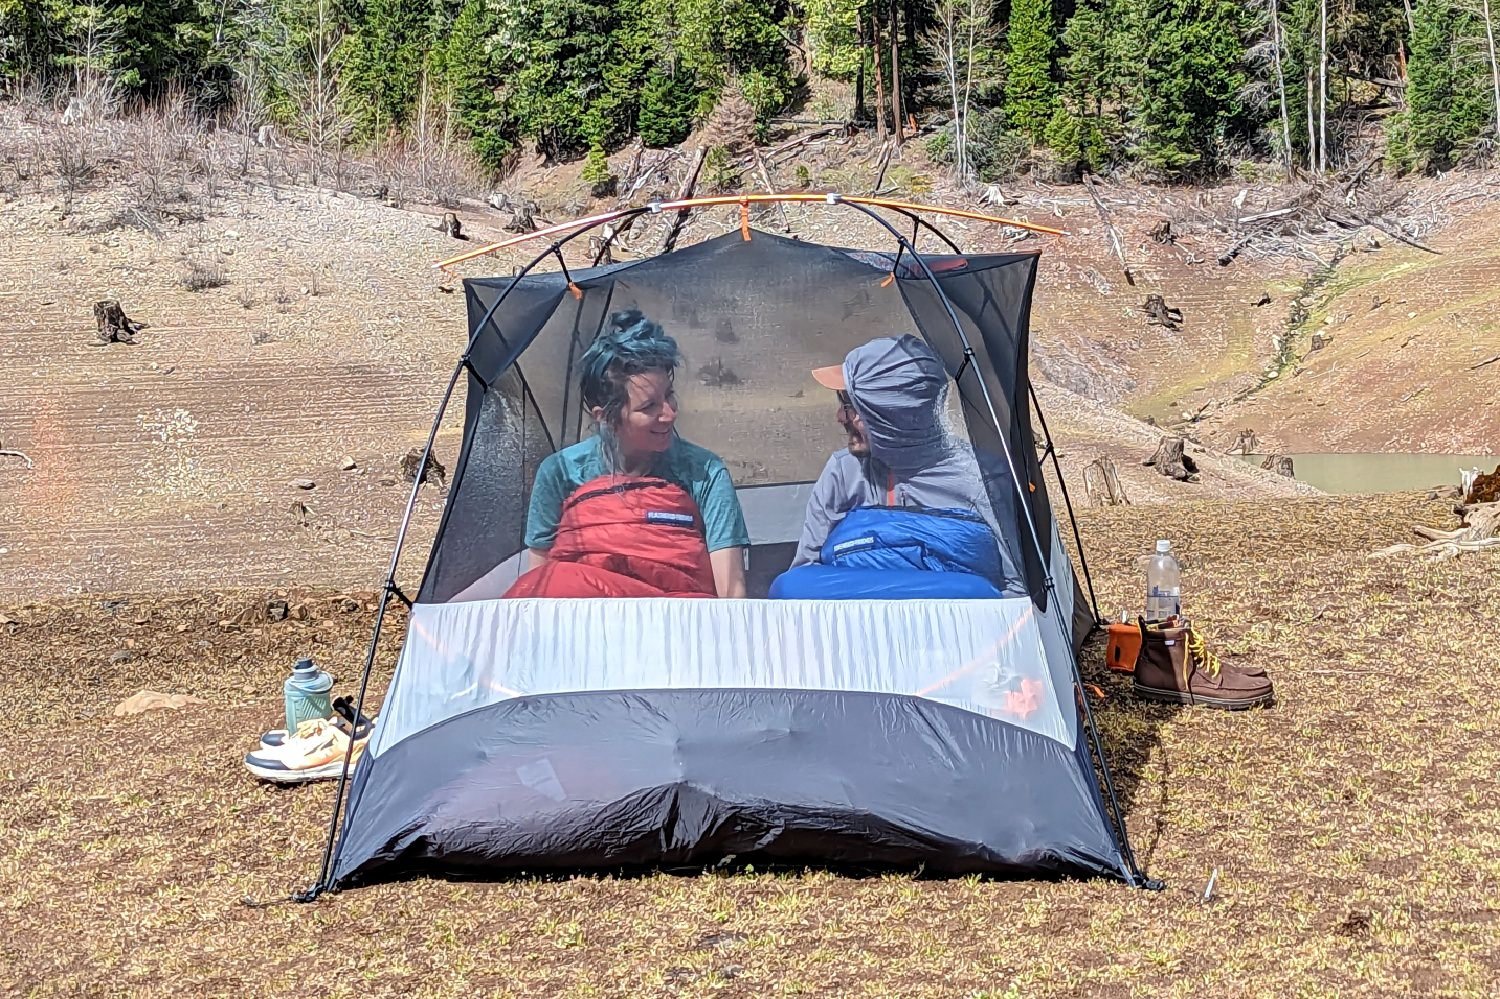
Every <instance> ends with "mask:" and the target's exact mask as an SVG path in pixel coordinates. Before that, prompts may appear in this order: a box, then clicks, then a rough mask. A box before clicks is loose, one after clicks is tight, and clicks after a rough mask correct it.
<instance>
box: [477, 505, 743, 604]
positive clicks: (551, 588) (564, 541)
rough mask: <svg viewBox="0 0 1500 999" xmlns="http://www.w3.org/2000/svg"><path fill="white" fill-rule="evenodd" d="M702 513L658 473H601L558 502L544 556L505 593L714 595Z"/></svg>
mask: <svg viewBox="0 0 1500 999" xmlns="http://www.w3.org/2000/svg"><path fill="white" fill-rule="evenodd" d="M716 595H717V591H716V590H715V588H714V574H713V568H712V566H711V565H710V564H709V561H708V545H707V543H706V542H705V541H704V540H703V518H702V517H701V516H700V515H699V513H698V505H697V504H696V503H694V502H693V498H692V497H691V496H689V495H688V493H687V490H685V489H683V488H682V487H681V486H678V485H675V484H673V483H671V482H668V481H666V480H665V479H658V478H651V477H635V476H624V475H601V476H599V477H598V478H596V479H593V480H591V481H589V482H585V483H584V484H583V485H581V486H579V487H578V488H577V489H575V490H574V491H573V495H571V496H569V497H568V499H567V501H566V502H564V503H563V509H562V517H561V518H560V519H559V521H558V525H557V540H556V541H555V542H553V545H552V550H551V551H549V552H548V553H547V561H546V563H545V564H543V565H540V566H538V567H537V568H535V569H532V570H531V571H530V572H528V573H526V574H525V575H524V576H522V577H521V578H520V579H518V580H516V581H515V583H514V584H513V585H512V586H511V588H510V589H509V590H506V591H505V596H506V597H712V596H716Z"/></svg>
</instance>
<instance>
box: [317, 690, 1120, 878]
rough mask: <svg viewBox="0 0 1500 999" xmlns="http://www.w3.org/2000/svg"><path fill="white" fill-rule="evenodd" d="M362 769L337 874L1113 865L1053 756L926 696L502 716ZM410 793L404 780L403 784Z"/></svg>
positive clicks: (491, 711) (670, 699) (1091, 797)
mask: <svg viewBox="0 0 1500 999" xmlns="http://www.w3.org/2000/svg"><path fill="white" fill-rule="evenodd" d="M380 763H381V765H380V766H379V767H371V768H364V769H362V770H361V772H360V775H359V779H358V780H357V782H356V786H355V788H354V791H353V792H352V801H353V802H354V805H353V808H354V810H355V811H357V812H358V813H359V814H360V816H361V822H360V823H359V824H358V825H356V826H351V831H350V834H349V838H348V839H347V840H346V842H345V843H344V844H343V846H342V848H341V850H340V855H339V862H338V866H337V868H336V870H335V873H336V878H337V881H338V883H340V884H342V885H353V884H357V883H360V882H361V881H364V880H368V879H372V878H376V877H378V876H380V875H381V874H384V873H388V872H389V871H390V870H391V869H392V868H399V869H402V870H406V871H418V872H429V873H444V874H476V873H485V872H517V871H522V870H525V871H555V870H571V869H601V868H628V867H638V866H646V865H688V864H712V863H714V862H716V861H718V860H721V859H723V858H724V857H726V856H734V857H736V858H739V859H743V860H747V861H752V860H760V861H762V862H764V861H782V862H797V861H804V862H805V861H807V860H809V859H814V860H818V861H821V862H824V863H829V864H850V865H863V866H906V867H914V866H917V865H925V866H926V868H927V869H928V870H930V871H932V872H933V873H943V874H968V873H991V874H1013V875H1014V874H1030V875H1036V874H1080V873H1081V874H1100V873H1114V872H1118V871H1119V870H1121V868H1122V866H1123V862H1122V860H1121V858H1120V854H1119V849H1118V847H1117V846H1116V844H1115V842H1114V838H1113V835H1112V833H1111V832H1110V830H1109V828H1108V826H1107V824H1106V823H1105V822H1104V821H1103V818H1102V814H1101V811H1100V809H1099V807H1098V805H1097V798H1096V794H1097V792H1095V791H1094V790H1093V786H1092V773H1091V771H1086V770H1085V769H1084V768H1083V767H1081V766H1080V765H1079V760H1078V758H1077V756H1076V755H1075V753H1074V752H1073V751H1071V750H1069V749H1068V748H1066V747H1064V746H1062V745H1060V744H1058V743H1057V742H1055V741H1053V740H1051V739H1047V738H1044V737H1040V736H1036V735H1033V734H1031V733H1029V732H1026V731H1024V730H1021V729H1016V728H1013V727H1010V726H1004V725H1001V726H995V725H993V724H992V723H990V722H989V720H988V719H986V718H983V717H982V716H980V715H976V714H973V713H971V712H967V711H962V710H959V709H956V708H951V707H948V706H946V705H942V704H938V703H936V702H934V701H929V700H926V699H923V698H916V697H892V696H890V695H877V694H861V693H840V692H828V691H803V690H717V691H701V690H672V691H629V692H620V693H578V694H555V695H548V696H545V697H529V698H514V699H511V700H507V701H504V702H501V703H500V704H498V705H496V706H494V707H491V708H484V709H481V710H479V711H473V712H470V713H468V714H465V715H461V716H459V717H458V718H455V719H453V720H452V721H450V722H446V723H444V724H442V725H440V726H438V727H436V728H435V729H433V730H432V731H431V733H430V734H428V735H424V736H423V737H422V738H420V739H418V738H412V739H407V740H404V741H403V742H401V743H399V744H398V745H397V746H396V747H395V748H394V749H393V750H391V751H390V752H389V753H388V754H387V755H386V756H384V757H382V759H381V761H380ZM418 774H421V775H424V778H423V779H420V780H416V779H413V777H414V775H418Z"/></svg>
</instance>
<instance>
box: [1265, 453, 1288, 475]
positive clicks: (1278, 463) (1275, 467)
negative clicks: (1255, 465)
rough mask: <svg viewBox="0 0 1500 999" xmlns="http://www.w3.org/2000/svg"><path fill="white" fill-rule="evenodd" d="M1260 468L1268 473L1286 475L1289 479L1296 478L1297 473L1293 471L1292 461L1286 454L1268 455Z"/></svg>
mask: <svg viewBox="0 0 1500 999" xmlns="http://www.w3.org/2000/svg"><path fill="white" fill-rule="evenodd" d="M1260 467H1261V468H1264V469H1265V470H1266V471H1268V472H1275V473H1276V474H1277V475H1284V476H1286V477H1287V478H1288V479H1293V478H1296V473H1295V472H1293V470H1292V459H1290V458H1288V457H1287V456H1286V455H1284V454H1268V455H1266V460H1265V461H1263V462H1261V463H1260Z"/></svg>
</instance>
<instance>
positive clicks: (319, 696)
mask: <svg viewBox="0 0 1500 999" xmlns="http://www.w3.org/2000/svg"><path fill="white" fill-rule="evenodd" d="M332 689H333V676H332V674H329V673H325V672H323V671H322V670H320V669H318V667H317V666H315V665H314V664H313V661H312V660H311V659H299V660H298V661H297V665H295V666H293V667H292V675H291V676H289V677H287V681H286V686H285V687H284V688H282V692H283V693H284V694H285V696H286V730H287V731H288V732H293V733H295V732H296V731H297V726H298V725H300V724H302V723H303V722H305V721H307V720H309V719H311V718H327V717H328V716H329V715H331V714H333V701H332V699H331V698H330V697H329V694H328V692H329V691H330V690H332Z"/></svg>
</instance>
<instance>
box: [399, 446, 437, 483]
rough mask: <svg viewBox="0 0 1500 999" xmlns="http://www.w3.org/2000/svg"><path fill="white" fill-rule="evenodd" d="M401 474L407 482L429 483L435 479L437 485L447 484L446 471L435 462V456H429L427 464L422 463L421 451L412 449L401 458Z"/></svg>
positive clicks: (417, 448)
mask: <svg viewBox="0 0 1500 999" xmlns="http://www.w3.org/2000/svg"><path fill="white" fill-rule="evenodd" d="M401 474H402V476H404V477H405V479H406V481H408V482H418V481H420V482H430V481H432V480H433V479H436V480H437V481H438V482H439V484H441V485H444V486H446V485H447V484H448V470H447V469H446V468H444V467H443V463H442V462H440V461H438V460H437V456H436V455H433V454H429V455H428V456H427V462H426V463H425V464H423V462H422V449H421V448H419V447H414V448H412V449H411V450H410V451H408V452H406V454H404V455H402V456H401Z"/></svg>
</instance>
